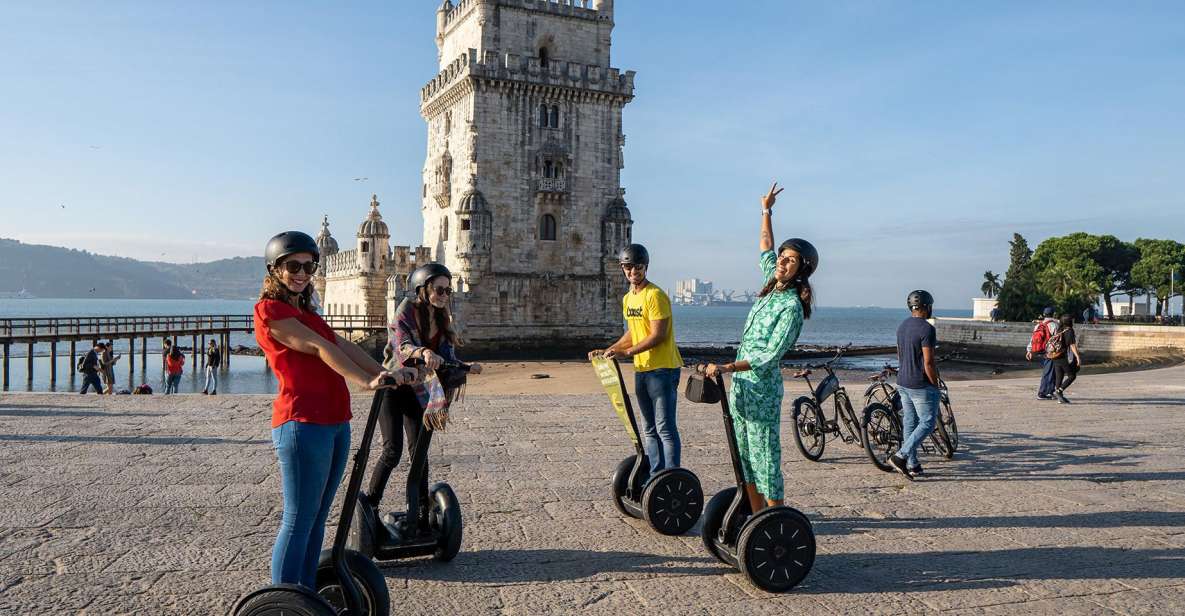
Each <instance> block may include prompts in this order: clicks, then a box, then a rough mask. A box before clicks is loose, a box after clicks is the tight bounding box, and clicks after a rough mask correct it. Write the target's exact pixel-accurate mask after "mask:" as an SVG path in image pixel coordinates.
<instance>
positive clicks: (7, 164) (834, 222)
mask: <svg viewBox="0 0 1185 616" xmlns="http://www.w3.org/2000/svg"><path fill="white" fill-rule="evenodd" d="M437 4H438V3H437V2H436V1H435V0H400V1H399V2H394V1H391V0H387V1H383V2H353V3H343V4H342V5H339V4H338V3H328V2H326V3H304V2H266V3H265V2H253V3H240V2H219V1H211V2H201V3H196V2H188V3H183V2H143V3H131V2H104V3H92V2H77V3H67V2H44V3H26V4H25V5H23V6H20V5H14V4H12V3H6V4H4V5H3V6H2V7H0V84H2V85H0V87H2V88H3V90H4V93H3V95H2V96H0V237H13V238H17V239H20V240H22V241H27V242H35V243H47V244H55V245H62V246H69V247H74V248H85V249H88V250H92V251H95V252H100V253H105V254H117V255H123V256H131V257H136V258H145V259H147V258H151V259H160V260H168V261H193V260H210V259H214V258H221V257H225V256H233V255H248V254H257V253H258V252H260V250H261V248H262V245H263V243H264V242H265V241H266V239H267V237H269V236H270V235H271V234H272V233H274V232H275V231H277V230H280V229H286V228H303V229H306V230H309V231H310V232H312V231H315V230H316V228H317V224H318V222H319V221H320V216H321V214H322V213H328V214H329V216H330V219H331V223H332V225H333V229H334V231H335V235H336V236H337V237H338V238H339V240H346V241H349V240H350V239H351V238H352V235H353V231H354V228H355V227H356V225H357V222H358V221H359V220H361V218H362V217H363V216H364V215H365V213H366V204H367V203H368V201H369V197H370V194H371V193H372V192H375V193H378V195H379V199H380V201H382V202H383V212H384V216H385V217H386V219H387V220H388V222H390V223H391V226H392V234H393V236H394V237H393V239H394V241H396V242H398V243H402V244H416V243H418V242H419V239H420V216H419V198H418V197H419V189H420V188H419V187H420V169H421V167H422V165H423V156H424V152H425V140H426V137H425V128H424V124H423V121H422V120H421V119H420V117H419V112H418V100H419V89H420V87H421V86H422V85H423V84H424V83H426V82H427V81H428V80H429V79H430V78H432V77H433V76H434V75H435V73H436V48H435V44H434V41H433V36H434V25H435V17H434V12H435V7H436V6H437ZM617 4H618V6H617V30H616V33H615V39H614V47H613V63H614V65H615V66H618V67H620V68H622V69H633V70H636V71H638V80H637V98H636V100H635V101H634V102H633V103H631V104H630V105H629V106H628V107H627V108H626V114H625V132H626V134H627V144H626V170H625V175H624V180H623V181H624V184H625V186H626V188H627V191H628V192H627V195H626V198H627V200H628V202H629V204H630V209H631V211H632V212H633V216H634V219H635V228H634V233H635V238H636V239H637V240H638V241H641V242H643V243H645V244H647V245H648V246H649V247H650V249H651V253H652V255H653V259H654V265H653V267H652V276H651V277H652V279H654V280H656V281H657V282H659V283H660V284H662V285H663V286H667V287H670V286H672V285H673V283H674V280H675V279H677V278H687V277H692V276H698V277H700V278H707V279H711V280H714V281H716V283H717V286H718V288H732V289H744V288H753V287H756V286H758V285H759V283H760V281H759V280H758V278H759V274H758V273H757V270H756V265H755V262H756V248H755V247H756V242H757V231H758V224H759V207H758V198H759V196H760V195H761V194H762V192H763V191H764V190H765V188H766V187H767V186H768V185H769V183H770V181H772V180H773V179H775V178H776V179H778V180H779V181H781V182H782V184H784V185H785V186H786V187H787V189H786V192H785V193H783V195H782V198H781V202H780V203H779V205H778V208H777V216H776V219H775V230H776V233H777V235H778V236H779V237H786V236H790V235H798V236H803V237H807V238H809V239H811V240H812V241H814V242H815V244H816V245H817V246H818V247H819V249H820V251H821V253H822V258H821V259H822V266H821V269H820V271H819V273H818V275H817V277H816V279H815V281H816V287H817V292H818V296H819V298H820V301H821V303H823V304H824V305H870V304H871V305H898V304H899V303H900V302H901V301H903V299H904V297H905V294H906V293H908V291H909V290H910V289H912V288H915V287H925V288H928V289H930V290H931V291H933V292H934V294H935V295H936V297H937V301H938V305H939V306H940V307H946V308H969V306H970V301H969V300H970V298H971V297H972V296H974V295H976V294H977V293H978V287H979V284H980V282H981V276H982V273H983V271H984V270H987V269H991V270H994V271H997V272H1001V273H1002V272H1003V270H1004V269H1006V267H1007V249H1008V246H1007V242H1008V240H1009V239H1010V238H1011V234H1012V233H1013V232H1014V231H1019V232H1021V233H1023V234H1025V235H1026V237H1027V238H1028V239H1029V240H1030V242H1031V244H1032V245H1033V246H1036V245H1037V243H1038V242H1039V241H1040V240H1041V239H1043V238H1045V237H1048V236H1050V235H1060V234H1064V233H1070V232H1074V231H1088V232H1092V233H1112V234H1115V235H1117V236H1119V237H1121V238H1123V239H1128V240H1133V239H1135V238H1136V237H1167V238H1173V239H1176V240H1178V241H1182V240H1185V207H1182V206H1183V205H1185V203H1183V202H1185V197H1183V194H1185V191H1183V190H1182V188H1183V186H1182V184H1183V183H1185V181H1183V179H1182V178H1185V171H1183V170H1182V169H1183V168H1185V138H1183V137H1185V79H1182V75H1185V4H1182V3H1179V2H1163V3H1157V2H1138V3H1113V2H995V3H970V2H882V1H862V2H838V1H837V2H826V3H823V2H810V3H806V2H790V3H787V2H776V1H767V0H752V1H749V2H700V1H684V2H628V1H623V2H618V3H617ZM355 177H367V178H369V179H368V180H367V181H366V182H356V181H354V180H353V178H355ZM63 205H64V206H65V207H64V208H63V207H62V206H63Z"/></svg>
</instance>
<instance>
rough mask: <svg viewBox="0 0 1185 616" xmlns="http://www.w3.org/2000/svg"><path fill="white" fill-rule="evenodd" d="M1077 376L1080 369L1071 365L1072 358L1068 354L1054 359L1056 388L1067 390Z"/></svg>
mask: <svg viewBox="0 0 1185 616" xmlns="http://www.w3.org/2000/svg"><path fill="white" fill-rule="evenodd" d="M1076 378H1078V371H1077V370H1074V369H1073V368H1072V367H1071V366H1070V360H1069V359H1068V357H1067V356H1066V355H1062V356H1061V357H1059V358H1057V359H1055V360H1053V384H1054V387H1055V388H1056V389H1060V390H1062V391H1065V390H1066V388H1067V387H1069V386H1070V384H1071V383H1073V382H1074V379H1076Z"/></svg>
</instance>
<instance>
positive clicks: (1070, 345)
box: [1046, 314, 1082, 404]
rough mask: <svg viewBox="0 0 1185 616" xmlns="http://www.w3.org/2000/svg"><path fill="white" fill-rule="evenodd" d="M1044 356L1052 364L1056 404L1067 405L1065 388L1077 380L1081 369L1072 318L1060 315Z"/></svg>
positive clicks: (1080, 359)
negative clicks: (1056, 329) (1055, 331)
mask: <svg viewBox="0 0 1185 616" xmlns="http://www.w3.org/2000/svg"><path fill="white" fill-rule="evenodd" d="M1046 348H1047V351H1046V356H1047V357H1049V359H1050V361H1051V362H1052V363H1053V379H1054V383H1055V386H1056V388H1055V389H1054V392H1053V395H1054V396H1055V397H1056V398H1057V401H1058V404H1069V403H1070V401H1069V399H1067V398H1066V388H1068V387H1069V386H1070V384H1071V383H1073V382H1074V379H1077V378H1078V371H1079V370H1081V369H1082V354H1081V353H1079V352H1078V336H1077V334H1076V333H1075V332H1074V317H1072V316H1070V315H1068V314H1065V315H1062V318H1061V323H1060V327H1058V331H1057V333H1056V334H1054V335H1053V337H1051V338H1050V339H1049V346H1048V347H1046Z"/></svg>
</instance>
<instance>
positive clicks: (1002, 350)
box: [935, 319, 1185, 360]
mask: <svg viewBox="0 0 1185 616" xmlns="http://www.w3.org/2000/svg"><path fill="white" fill-rule="evenodd" d="M935 327H936V329H937V330H938V341H939V343H940V344H953V345H958V346H966V347H968V348H971V349H975V350H977V351H980V352H983V353H986V354H993V355H1009V356H1013V357H1017V356H1023V354H1024V348H1025V345H1027V344H1028V343H1029V338H1030V336H1031V335H1032V333H1033V324H1032V323H991V322H985V321H976V320H973V319H938V320H937V322H936V325H935ZM1074 331H1075V332H1076V333H1077V335H1078V345H1079V348H1081V350H1082V353H1083V355H1084V356H1085V357H1086V358H1087V359H1088V360H1093V359H1095V358H1097V359H1117V358H1125V357H1147V356H1149V355H1185V327H1167V326H1154V325H1112V324H1099V325H1087V324H1083V323H1076V324H1075V325H1074Z"/></svg>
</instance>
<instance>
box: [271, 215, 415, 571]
mask: <svg viewBox="0 0 1185 616" xmlns="http://www.w3.org/2000/svg"><path fill="white" fill-rule="evenodd" d="M265 256H266V259H267V269H268V274H267V277H266V278H264V282H263V290H262V291H260V294H259V302H258V303H256V304H255V319H254V321H255V340H256V341H257V342H258V343H259V346H260V348H261V349H263V353H264V355H265V356H266V357H267V360H268V363H269V364H270V365H271V366H272V369H273V370H274V371H275V374H276V379H277V380H278V381H279V393H278V394H277V395H276V400H275V402H274V403H273V405H272V443H273V444H274V445H275V448H276V455H277V457H278V458H279V462H280V475H281V479H282V483H283V489H284V514H283V520H282V522H281V524H280V532H279V535H278V536H277V537H276V545H275V547H274V548H273V550H272V583H274V584H284V583H289V584H303V585H304V586H306V587H308V588H310V589H315V588H316V573H317V559H318V558H319V557H320V554H321V544H322V542H323V540H324V538H325V520H326V518H328V517H329V507H330V505H331V504H332V503H333V497H334V495H335V494H336V493H337V486H338V483H340V482H341V478H342V474H343V473H344V472H345V468H346V458H347V457H348V454H349V452H350V393H349V390H348V389H347V387H346V379H347V378H348V379H350V380H351V381H354V382H355V383H356V384H358V385H359V386H361V387H363V388H365V389H368V390H376V389H379V388H382V387H384V385H383V379H384V378H386V377H394V378H395V379H396V382H398V383H399V384H404V383H407V382H411V381H412V380H414V379H415V375H416V372H415V370H412V369H406V370H400V371H399V372H397V373H389V372H387V371H385V370H383V367H382V366H381V365H380V364H379V363H378V362H377V361H375V360H374V359H373V358H371V357H370V355H368V354H367V353H366V351H364V350H362V349H361V348H360V347H358V345H356V344H354V343H352V342H350V341H348V340H346V339H344V338H342V337H340V336H338V335H337V334H335V333H334V332H333V330H332V329H331V328H330V327H329V325H328V324H327V323H325V321H324V320H323V319H322V318H321V316H320V315H318V314H317V311H316V306H315V305H314V300H313V285H312V275H313V273H314V272H316V271H317V265H318V260H319V258H320V252H319V250H318V248H317V243H316V242H315V241H313V238H311V237H309V236H308V235H307V234H305V233H301V232H299V231H288V232H285V233H281V234H279V235H277V236H275V237H273V238H272V239H271V241H269V242H268V244H267V249H266V251H265ZM343 377H344V378H343Z"/></svg>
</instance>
